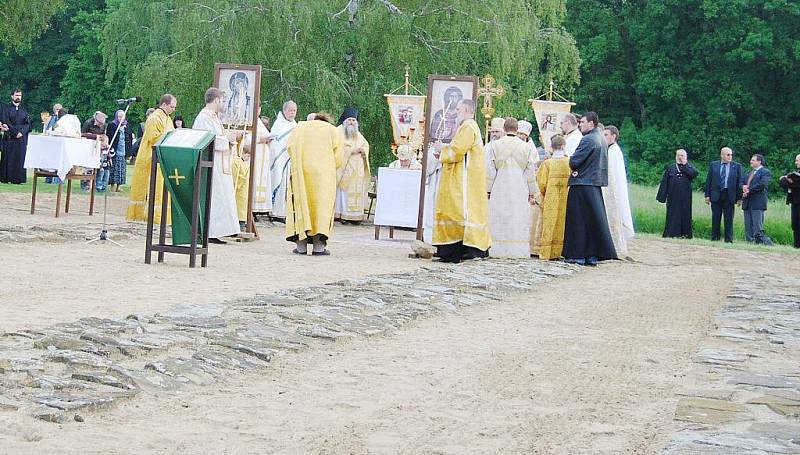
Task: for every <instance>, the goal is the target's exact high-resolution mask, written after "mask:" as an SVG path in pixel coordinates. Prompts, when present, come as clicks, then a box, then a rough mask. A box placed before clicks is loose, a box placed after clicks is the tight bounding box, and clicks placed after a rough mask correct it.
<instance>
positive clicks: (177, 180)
mask: <svg viewBox="0 0 800 455" xmlns="http://www.w3.org/2000/svg"><path fill="white" fill-rule="evenodd" d="M169 178H171V179H175V186H181V179H185V178H186V177H185V176H183V175H180V174H178V168H175V170H174V174H172V175H170V176H169Z"/></svg>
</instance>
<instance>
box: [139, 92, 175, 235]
mask: <svg viewBox="0 0 800 455" xmlns="http://www.w3.org/2000/svg"><path fill="white" fill-rule="evenodd" d="M177 107H178V100H177V98H175V96H174V95H170V94H169V93H166V94H164V95H162V96H161V100H160V101H159V103H158V109H156V110H155V111H154V112H153V113H152V114H151V115H150V116H149V117H147V120H146V121H145V124H144V134H143V135H142V139H141V142H140V143H139V152H138V154H137V158H136V164H135V165H134V167H133V180H132V181H131V199H130V202H129V203H128V212H127V215H126V218H127V219H128V220H131V221H147V201H148V199H149V198H150V197H152V198H153V199H154V200H155V212H154V214H153V222H155V223H160V222H161V193H162V191H163V187H164V179H163V178H161V170H157V172H158V178H156V191H155V194H148V193H149V191H150V165H151V163H152V159H153V145H154V144H155V143H156V142H157V141H158V140H159V139H160V138H161V136H163V135H164V133H166V132H168V131H172V130H174V129H175V126H174V125H173V124H172V119H171V118H170V115H172V113H173V112H175V109H176V108H177ZM166 216H169V215H168V214H167V215H166Z"/></svg>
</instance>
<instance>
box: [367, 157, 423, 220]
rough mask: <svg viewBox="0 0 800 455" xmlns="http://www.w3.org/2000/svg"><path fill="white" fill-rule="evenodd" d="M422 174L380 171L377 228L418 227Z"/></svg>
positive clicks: (418, 172)
mask: <svg viewBox="0 0 800 455" xmlns="http://www.w3.org/2000/svg"><path fill="white" fill-rule="evenodd" d="M421 172H422V171H420V170H418V169H417V170H411V169H389V168H388V167H382V168H380V169H378V185H377V190H376V191H377V193H378V200H377V206H376V207H375V221H374V224H375V225H376V226H397V227H407V228H416V227H417V218H418V217H419V182H420V178H421Z"/></svg>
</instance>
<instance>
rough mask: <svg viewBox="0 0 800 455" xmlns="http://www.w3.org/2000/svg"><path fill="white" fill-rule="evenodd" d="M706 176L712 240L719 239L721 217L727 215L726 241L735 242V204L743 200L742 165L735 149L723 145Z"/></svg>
mask: <svg viewBox="0 0 800 455" xmlns="http://www.w3.org/2000/svg"><path fill="white" fill-rule="evenodd" d="M719 158H720V159H719V161H713V162H712V163H711V166H710V167H709V168H708V175H707V176H706V188H705V193H706V204H711V240H719V224H720V218H721V217H722V216H723V215H724V216H725V241H726V242H728V243H731V242H733V212H734V210H733V206H734V205H735V204H738V203H739V202H740V201H741V200H742V183H743V182H742V180H743V179H742V165H741V164H739V163H737V162H736V161H733V150H731V149H730V147H722V150H720V152H719Z"/></svg>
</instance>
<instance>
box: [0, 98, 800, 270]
mask: <svg viewBox="0 0 800 455" xmlns="http://www.w3.org/2000/svg"><path fill="white" fill-rule="evenodd" d="M204 101H205V108H204V109H203V110H202V111H201V112H200V114H199V115H198V118H197V119H196V120H195V124H194V125H193V127H194V128H195V129H197V128H199V129H206V130H209V131H213V132H214V133H215V134H217V136H218V137H219V139H220V140H219V141H217V143H218V144H219V150H216V151H215V161H217V159H219V163H218V166H217V165H215V177H214V179H213V181H214V186H215V188H214V191H213V193H212V194H213V195H214V199H215V202H214V203H212V207H214V209H212V210H213V213H212V222H211V224H210V226H209V231H210V232H212V233H213V235H212V238H213V239H214V242H215V243H225V242H224V240H222V238H223V237H228V236H237V235H239V234H241V232H242V231H243V230H244V229H245V223H246V220H247V213H246V209H247V207H246V205H247V198H248V194H247V189H248V187H249V185H248V182H249V173H250V166H249V162H250V160H251V159H255V160H256V163H257V165H256V166H255V172H256V173H257V175H255V176H254V177H255V178H254V185H253V188H252V191H253V196H254V203H253V208H254V211H255V212H257V213H266V214H269V215H270V216H272V217H273V218H277V219H279V220H286V225H287V238H288V239H290V240H291V241H293V242H295V243H296V248H295V250H294V251H296V252H297V253H300V254H303V253H304V252H305V251H306V248H305V246H304V245H307V243H305V244H304V243H303V242H304V241H306V242H307V241H308V239H311V241H312V244H313V245H314V248H313V251H312V253H314V254H327V249H326V247H325V243H326V240H327V237H328V235H329V233H330V229H331V228H332V225H333V221H334V220H337V219H338V220H341V221H342V222H347V223H359V222H361V221H363V220H364V219H365V214H364V209H365V207H366V204H367V200H368V197H367V191H368V188H369V186H370V183H371V174H370V166H369V149H370V145H369V142H368V141H367V140H366V138H365V137H364V135H363V134H362V132H361V130H360V127H359V121H358V119H359V112H358V110H357V109H355V108H348V109H346V110H344V112H343V113H342V115H341V117H340V118H339V121H338V122H337V125H336V126H334V125H333V123H332V122H331V117H330V116H329V115H328V114H326V113H312V114H309V115H308V117H307V119H306V121H305V122H299V123H298V122H297V121H296V120H295V117H296V115H297V110H298V109H297V104H296V103H294V102H293V101H287V102H286V103H284V105H283V106H282V109H281V111H280V112H279V113H278V114H277V116H276V119H275V122H274V124H273V125H272V128H271V129H272V131H270V129H269V126H270V125H269V121H268V120H267V119H262V118H259V119H257V122H258V124H257V125H256V126H257V128H256V136H257V137H256V139H255V141H252V137H249V135H250V133H245V132H244V131H236V130H232V131H229V130H226V129H224V128H223V126H222V122H221V120H220V115H221V114H222V113H223V112H224V93H223V92H221V91H220V90H218V89H215V88H212V89H209V90H208V91H207V92H206V95H205V100H204ZM176 107H177V99H176V98H175V97H174V96H172V95H168V94H167V95H164V96H163V97H162V99H161V100H160V103H159V106H158V107H157V108H152V109H149V110H148V111H147V114H146V121H145V122H142V123H140V124H139V125H138V134H134V131H133V130H134V127H132V126H131V125H129V123H128V120H127V119H126V112H125V111H124V110H121V109H120V110H117V111H116V112H115V113H114V116H113V119H112V120H111V121H108V118H107V116H106V114H105V113H103V112H102V111H97V112H95V113H94V115H93V116H92V117H91V118H89V119H88V120H86V121H85V122H83V123H81V122H80V120H79V119H78V118H77V117H76V116H75V115H74V114H69V112H68V110H67V109H66V108H65V107H64V106H62V105H61V104H58V103H56V104H55V105H54V106H53V114H52V115H51V116H50V118H49V120H48V121H47V123H46V125H44V134H53V135H62V136H72V137H84V138H88V139H95V140H97V141H99V143H100V148H101V166H100V169H98V170H96V171H94V170H86V172H94V173H95V174H96V176H95V179H96V188H97V190H98V191H101V192H102V191H106V190H110V191H120V190H121V188H120V187H121V186H122V185H124V184H125V183H126V181H127V175H126V169H127V166H126V164H127V161H126V159H127V158H130V159H131V162H132V163H135V172H134V178H133V180H132V182H131V201H130V204H129V207H128V211H127V217H128V218H129V219H132V220H144V219H145V207H146V201H147V199H148V198H149V197H150V195H148V181H149V172H150V162H151V156H152V145H153V144H154V143H155V141H156V140H157V139H158V138H159V137H161V136H162V135H163V134H164V133H165V132H167V131H170V130H173V129H176V128H182V127H185V124H184V120H183V118H182V117H181V116H175V118H174V119H172V117H171V115H172V114H173V113H174V111H175V109H176ZM456 111H457V115H458V118H457V125H455V124H454V125H453V126H454V128H456V129H455V131H454V133H453V134H452V137H451V139H450V140H448V141H447V143H444V142H442V140H441V139H440V138H439V139H437V140H436V142H435V143H432V144H431V146H430V147H429V150H428V152H429V154H428V156H427V166H426V169H424V170H423V171H424V172H425V174H426V197H425V199H424V205H425V213H424V216H423V228H424V229H423V237H424V239H425V240H426V242H428V243H430V244H432V245H434V246H436V248H437V250H438V254H437V255H438V256H439V258H440V260H443V261H447V262H460V261H461V260H464V259H470V258H478V257H486V256H488V255H489V249H490V248H491V249H492V256H495V257H527V256H529V255H530V256H538V257H540V258H542V259H555V258H560V257H563V258H565V259H566V260H567V261H569V262H574V263H577V264H585V265H595V264H597V262H598V261H602V260H606V259H615V258H625V257H627V256H628V246H627V244H628V241H629V240H630V239H631V238H632V237H633V236H634V229H633V222H632V216H631V209H630V202H629V200H628V185H627V175H626V171H625V164H624V157H623V154H622V151H621V149H620V147H619V145H618V141H619V136H620V133H619V130H618V129H617V128H616V127H615V126H613V125H609V126H603V125H601V124H600V121H599V118H598V116H597V114H596V113H594V112H587V113H585V114H584V115H583V116H581V117H580V119H579V118H577V117H576V116H574V115H573V114H566V115H563V116H562V119H561V122H560V128H561V132H562V134H560V135H556V136H554V137H553V138H552V140H551V141H552V142H551V144H549V146H550V147H548V148H547V149H548V151H547V152H545V151H544V147H539V148H537V147H536V146H535V145H534V142H533V140H532V138H531V133H532V131H533V125H532V124H531V123H530V122H528V121H526V120H517V119H514V118H505V119H502V118H496V119H493V120H492V122H491V127H490V131H489V133H490V140H489V141H488V142H487V143H486V144H484V142H483V140H482V137H481V133H480V129H479V127H478V125H477V123H476V122H475V120H474V116H475V105H474V101H471V100H466V99H462V100H461V101H459V103H458V106H457V109H456ZM325 124H329V125H331V126H332V127H333V130H331V129H330V128H327V127H326V126H324V125H325ZM300 125H302V126H303V128H302V129H298V127H299V126H300ZM334 130H335V134H333V132H332V131H334ZM30 131H31V121H30V116H29V115H28V113H27V111H26V110H25V108H24V107H23V106H22V92H21V91H20V90H17V89H15V90H13V91H12V92H11V102H10V103H8V104H6V105H3V106H2V107H0V135H2V137H1V138H0V153H2V155H1V156H0V182H2V183H16V184H19V183H24V182H25V181H26V171H25V169H24V161H25V151H26V145H27V138H28V134H29V133H30ZM137 137H138V139H137ZM222 139H224V140H222ZM251 141H252V143H255V144H256V147H255V149H254V150H250V144H251ZM319 141H321V142H320V143H317V142H319ZM139 150H141V151H142V153H141V154H139V153H138V151H139ZM217 152H218V153H217ZM320 153H322V154H323V155H324V156H326V157H327V156H328V155H330V156H331V157H332V158H331V159H330V160H329V159H327V158H324V159H323V155H319V154H320ZM137 155H141V158H139V159H136V157H137ZM733 155H734V152H733V150H732V149H731V148H730V147H723V148H722V149H721V151H720V159H719V160H718V161H714V162H712V163H711V164H710V166H709V168H708V174H707V176H706V180H705V184H704V187H703V190H704V195H705V202H706V203H707V204H708V205H710V207H711V214H712V217H711V218H712V223H711V224H712V226H711V230H712V234H711V237H712V240H720V239H724V241H726V242H732V241H733V219H734V213H735V207H736V206H737V205H738V206H740V207H741V209H742V211H743V215H744V226H745V239H746V240H747V241H749V242H755V243H761V244H771V243H772V241H771V239H770V238H769V236H768V235H767V234H766V232H765V230H764V215H765V212H766V210H767V206H768V186H769V183H770V180H771V178H772V175H771V172H770V170H769V169H767V167H766V163H765V159H764V156H763V155H761V154H754V155H752V157H751V159H750V170H749V171H745V170H744V168H743V166H742V165H741V164H739V163H737V162H736V161H734V160H733ZM311 157H313V159H312V158H311ZM795 161H796V165H797V167H798V171H794V172H790V173H787V174H786V175H783V176H781V177H780V180H779V183H780V186H781V187H782V188H784V189H785V190H786V192H787V204H790V205H791V223H792V231H793V233H794V246H795V247H797V248H800V155H798V156H797V158H796V160H795ZM293 163H294V165H293ZM320 166H323V167H325V171H324V172H323V170H322V169H321V168H320ZM331 166H332V167H331ZM391 167H395V168H401V169H403V168H404V169H419V168H420V167H421V165H420V163H419V162H418V161H417V160H416V157H414V156H413V154H412V153H411V151H410V150H405V149H403V150H398V160H397V161H396V162H395V163H392V165H391ZM217 172H219V174H220V175H217ZM306 173H307V174H306ZM698 175H699V172H698V170H697V169H696V168H695V167H694V166H693V165H692V164H690V163H689V160H688V156H687V152H686V150H684V149H680V150H678V151H677V152H676V154H675V163H674V164H673V165H670V166H668V167H667V168H666V169H665V170H664V174H663V176H662V179H661V184H660V186H659V190H658V194H657V199H658V200H659V201H660V202H663V203H666V223H665V228H664V232H663V236H664V237H687V238H691V237H692V234H693V233H692V197H691V195H692V182H693V180H694V179H695V178H697V176H698ZM312 176H313V178H311V177H312ZM330 176H332V177H330ZM329 177H330V178H329ZM52 179H53V180H55V179H57V177H53V178H52ZM158 182H159V184H158V188H159V189H157V191H156V193H155V195H154V196H153V197H154V198H156V199H159V198H160V195H161V191H160V185H162V184H163V183H162V182H161V179H158ZM83 183H85V182H82V184H83ZM218 184H219V185H222V186H220V187H219V188H217V185H218ZM318 190H319V191H318ZM329 193H330V194H329ZM331 194H332V196H331V197H330V198H329V196H330V195H331ZM308 199H313V203H312V201H310V200H308ZM328 199H330V201H329V200H328ZM304 200H305V203H304ZM323 200H324V203H323ZM156 202H157V203H156V221H158V220H159V219H160V216H161V214H160V213H159V211H160V201H156ZM328 206H331V210H330V212H331V213H330V214H328V213H327V212H328ZM318 211H322V212H324V214H323V213H322V212H319V213H317V212H318ZM167 216H169V215H167Z"/></svg>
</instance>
